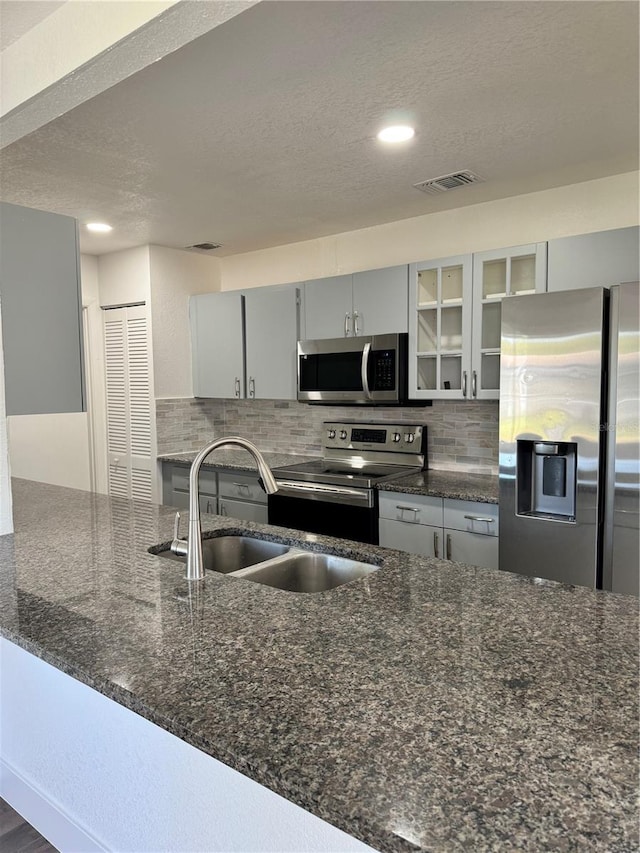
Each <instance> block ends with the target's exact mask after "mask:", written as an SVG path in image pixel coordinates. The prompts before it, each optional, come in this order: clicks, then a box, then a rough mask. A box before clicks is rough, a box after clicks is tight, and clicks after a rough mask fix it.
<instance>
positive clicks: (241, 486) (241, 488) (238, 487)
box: [231, 483, 249, 494]
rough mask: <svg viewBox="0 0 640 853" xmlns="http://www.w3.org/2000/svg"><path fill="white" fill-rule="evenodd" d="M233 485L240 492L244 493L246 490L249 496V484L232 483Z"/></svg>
mask: <svg viewBox="0 0 640 853" xmlns="http://www.w3.org/2000/svg"><path fill="white" fill-rule="evenodd" d="M231 485H232V486H235V487H236V488H237V489H239V490H240V491H242V490H243V489H246V490H247V494H248V493H249V484H248V483H231Z"/></svg>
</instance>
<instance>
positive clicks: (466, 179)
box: [413, 169, 484, 195]
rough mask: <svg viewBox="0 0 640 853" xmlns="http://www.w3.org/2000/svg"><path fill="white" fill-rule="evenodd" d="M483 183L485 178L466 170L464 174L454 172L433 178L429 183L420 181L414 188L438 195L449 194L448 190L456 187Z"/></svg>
mask: <svg viewBox="0 0 640 853" xmlns="http://www.w3.org/2000/svg"><path fill="white" fill-rule="evenodd" d="M482 181H484V178H481V177H480V176H479V175H474V173H473V172H470V171H469V170H468V169H464V170H463V171H462V172H452V173H451V174H450V175H441V176H440V177H439V178H431V180H429V181H420V183H418V184H414V185H413V186H414V187H415V188H416V189H417V190H421V191H422V192H423V193H429V194H430V195H438V194H439V193H445V192H447V190H455V188H456V187H466V185H467V184H479V183H482Z"/></svg>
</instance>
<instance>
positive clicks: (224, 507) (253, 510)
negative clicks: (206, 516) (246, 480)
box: [218, 498, 268, 524]
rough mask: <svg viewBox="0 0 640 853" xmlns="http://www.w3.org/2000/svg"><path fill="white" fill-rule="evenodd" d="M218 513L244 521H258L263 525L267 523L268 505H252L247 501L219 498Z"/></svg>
mask: <svg viewBox="0 0 640 853" xmlns="http://www.w3.org/2000/svg"><path fill="white" fill-rule="evenodd" d="M218 512H219V514H220V515H228V516H231V517H232V518H241V519H243V520H244V521H258V522H260V523H261V524H266V523H267V514H268V513H267V506H266V504H252V503H248V502H247V501H234V500H230V499H229V498H218Z"/></svg>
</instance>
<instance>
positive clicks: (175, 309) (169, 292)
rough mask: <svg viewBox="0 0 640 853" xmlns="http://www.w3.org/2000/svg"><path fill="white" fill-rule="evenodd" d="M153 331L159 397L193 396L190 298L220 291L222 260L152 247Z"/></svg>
mask: <svg viewBox="0 0 640 853" xmlns="http://www.w3.org/2000/svg"><path fill="white" fill-rule="evenodd" d="M149 253H150V282H151V328H152V335H153V374H154V391H155V396H156V397H192V396H193V385H192V381H191V342H190V337H189V296H191V294H194V293H210V292H211V291H214V290H220V260H219V259H218V258H211V257H207V256H206V255H200V254H196V253H195V252H185V251H183V250H181V249H169V248H166V247H164V246H150V247H149Z"/></svg>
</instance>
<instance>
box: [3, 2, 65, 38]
mask: <svg viewBox="0 0 640 853" xmlns="http://www.w3.org/2000/svg"><path fill="white" fill-rule="evenodd" d="M64 2H65V0H0V50H4V49H5V47H8V46H9V45H10V44H13V42H14V41H17V40H18V39H19V38H20V37H21V36H23V35H24V34H25V33H26V32H28V31H29V30H30V29H32V28H33V27H35V26H36V25H37V24H39V23H40V21H43V20H44V19H45V18H47V17H48V16H49V15H50V14H51V13H52V12H55V11H56V9H57V8H58V7H60V6H62V4H63V3H64Z"/></svg>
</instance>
